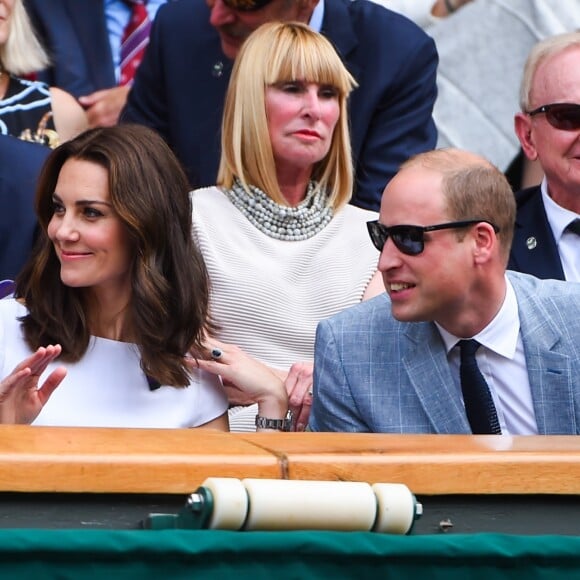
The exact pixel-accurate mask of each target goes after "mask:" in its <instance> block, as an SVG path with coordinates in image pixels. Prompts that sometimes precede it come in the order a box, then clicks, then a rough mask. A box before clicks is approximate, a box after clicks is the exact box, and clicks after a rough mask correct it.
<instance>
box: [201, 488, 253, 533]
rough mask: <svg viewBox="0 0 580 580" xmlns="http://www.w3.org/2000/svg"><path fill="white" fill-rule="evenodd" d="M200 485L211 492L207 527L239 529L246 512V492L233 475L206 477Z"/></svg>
mask: <svg viewBox="0 0 580 580" xmlns="http://www.w3.org/2000/svg"><path fill="white" fill-rule="evenodd" d="M202 487H205V489H207V490H209V491H210V492H211V496H212V499H213V507H212V510H211V517H210V520H209V522H208V525H207V527H208V528H209V529H211V530H216V529H217V530H239V529H240V528H241V527H242V526H243V525H244V521H245V520H246V515H247V513H248V494H247V493H246V488H245V487H244V484H243V483H242V482H241V481H240V480H239V479H236V478H234V477H208V478H207V479H206V480H205V481H204V482H203V483H202Z"/></svg>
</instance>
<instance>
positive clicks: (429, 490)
mask: <svg viewBox="0 0 580 580" xmlns="http://www.w3.org/2000/svg"><path fill="white" fill-rule="evenodd" d="M207 477H238V478H244V477H259V478H274V479H279V478H287V479H319V480H352V481H368V482H371V483H373V482H400V483H405V484H406V485H407V486H408V487H409V488H410V489H411V490H412V491H413V493H415V494H418V495H419V494H427V495H440V494H568V495H569V494H579V493H580V438H578V437H564V436H563V437H555V436H551V437H545V436H544V437H504V436H463V435H371V434H340V433H337V434H330V433H248V434H242V433H238V434H235V433H218V432H213V431H204V430H158V429H152V430H148V429H143V430H142V429H95V428H66V427H28V426H5V425H3V426H0V491H14V492H62V493H68V492H75V493H76V492H81V493H83V492H85V493H86V492H95V493H152V494H153V493H163V494H188V493H191V492H192V491H194V490H195V489H196V488H197V487H198V486H199V485H200V484H201V483H202V482H203V481H204V480H205V478H207Z"/></svg>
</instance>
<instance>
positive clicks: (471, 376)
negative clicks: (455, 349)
mask: <svg viewBox="0 0 580 580" xmlns="http://www.w3.org/2000/svg"><path fill="white" fill-rule="evenodd" d="M458 344H459V349H460V356H461V364H460V365H459V378H460V380H461V392H462V393H463V402H464V404H465V412H466V414H467V420H468V421H469V425H470V426H471V431H472V433H473V434H474V435H499V434H501V428H500V426H499V421H498V418H497V411H496V409H495V405H494V404H493V398H492V396H491V393H490V392H489V387H488V386H487V383H486V382H485V378H484V377H483V375H482V374H481V371H480V370H479V367H478V366H477V361H476V360H475V353H476V351H477V349H478V348H479V347H480V344H479V342H477V340H474V339H470V340H460V341H459V343H458Z"/></svg>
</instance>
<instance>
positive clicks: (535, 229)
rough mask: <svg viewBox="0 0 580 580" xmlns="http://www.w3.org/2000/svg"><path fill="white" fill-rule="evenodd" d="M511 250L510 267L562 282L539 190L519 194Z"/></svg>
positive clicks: (556, 254)
mask: <svg viewBox="0 0 580 580" xmlns="http://www.w3.org/2000/svg"><path fill="white" fill-rule="evenodd" d="M519 195H520V199H519V200H518V203H519V204H520V205H519V207H518V213H517V217H516V224H515V231H514V239H513V243H512V249H511V261H510V264H509V265H508V268H510V267H513V268H514V269H516V270H519V271H520V272H527V273H528V274H532V276H537V277H538V278H555V279H558V280H564V270H563V269H562V262H561V261H560V255H559V254H558V247H557V246H556V242H555V240H554V236H553V234H552V229H551V227H550V224H549V223H548V218H547V217H546V210H545V208H544V202H543V200H542V195H541V193H540V187H539V186H538V187H534V188H530V189H528V190H525V191H522V192H521V193H520V194H519Z"/></svg>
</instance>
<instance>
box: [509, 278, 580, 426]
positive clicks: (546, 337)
mask: <svg viewBox="0 0 580 580" xmlns="http://www.w3.org/2000/svg"><path fill="white" fill-rule="evenodd" d="M510 280H511V281H512V284H513V286H514V290H515V291H516V295H517V296H518V309H519V314H520V324H521V336H522V342H523V344H524V353H525V357H526V366H527V369H528V378H529V381H530V389H531V392H532V400H533V404H534V412H535V414H536V422H537V425H538V432H539V433H540V434H541V435H575V434H577V432H578V426H577V425H576V417H575V414H574V398H573V391H572V382H573V380H577V379H575V378H574V377H572V361H571V360H570V357H569V356H568V355H567V354H566V353H565V352H562V348H561V345H562V335H561V333H560V331H559V329H558V327H557V325H556V324H555V323H554V322H553V321H552V320H551V319H550V317H548V316H546V315H545V312H544V310H543V308H542V305H541V304H539V303H537V301H536V298H535V296H534V294H533V293H530V294H529V295H526V296H520V294H519V293H518V285H517V279H516V280H514V277H513V276H510Z"/></svg>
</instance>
